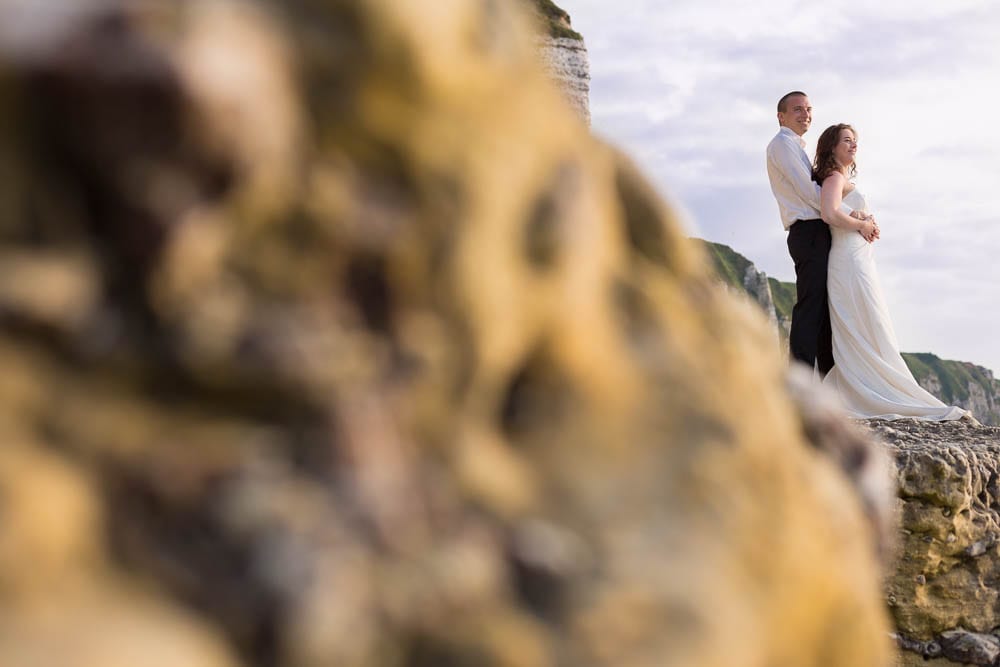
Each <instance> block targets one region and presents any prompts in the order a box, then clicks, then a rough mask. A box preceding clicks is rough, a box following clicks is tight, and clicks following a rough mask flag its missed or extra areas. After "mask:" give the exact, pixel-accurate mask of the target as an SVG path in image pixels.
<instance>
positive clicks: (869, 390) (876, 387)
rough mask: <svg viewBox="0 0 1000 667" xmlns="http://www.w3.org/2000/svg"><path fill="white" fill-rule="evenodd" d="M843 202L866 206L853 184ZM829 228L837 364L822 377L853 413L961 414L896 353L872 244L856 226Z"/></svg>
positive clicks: (962, 412)
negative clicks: (928, 387)
mask: <svg viewBox="0 0 1000 667" xmlns="http://www.w3.org/2000/svg"><path fill="white" fill-rule="evenodd" d="M844 203H845V204H847V205H848V206H850V207H851V208H852V209H855V210H863V211H867V210H868V203H867V201H866V200H865V197H864V195H863V194H861V192H859V191H858V189H857V188H855V189H854V190H852V191H851V192H850V193H849V194H848V195H847V196H846V197H844ZM830 231H831V233H832V234H833V245H832V246H831V248H830V261H829V264H828V268H827V290H828V292H829V299H830V323H831V324H832V326H833V359H834V362H835V363H836V365H835V366H834V367H833V370H832V371H830V372H829V373H828V374H827V376H826V378H824V380H823V383H824V384H825V385H827V386H830V387H832V388H833V389H834V390H836V392H837V394H838V395H839V396H840V399H841V402H842V403H843V406H844V408H846V410H847V412H848V413H849V414H850V415H851V416H853V417H858V418H863V417H868V418H870V417H879V418H882V419H901V418H906V417H912V418H917V419H927V420H946V419H961V418H962V417H963V416H965V414H966V411H965V410H963V409H962V408H959V407H955V406H949V405H945V404H944V403H942V402H941V401H939V400H938V399H937V398H935V397H934V396H932V395H931V394H930V393H928V392H927V391H925V390H924V389H923V388H922V387H921V386H920V385H918V384H917V382H916V380H914V379H913V374H912V373H910V370H909V368H907V366H906V362H904V361H903V358H902V357H901V356H900V354H899V345H898V343H897V342H896V334H895V332H894V331H893V328H892V321H891V320H890V319H889V310H888V308H886V304H885V299H884V298H883V296H882V287H881V285H880V283H879V279H878V273H877V272H876V270H875V257H874V254H873V252H872V248H873V244H871V243H868V242H867V241H865V239H864V237H862V236H861V234H859V233H857V232H855V231H850V230H846V229H839V228H837V227H833V226H831V227H830Z"/></svg>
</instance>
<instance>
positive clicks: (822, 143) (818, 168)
mask: <svg viewBox="0 0 1000 667" xmlns="http://www.w3.org/2000/svg"><path fill="white" fill-rule="evenodd" d="M841 130H850V131H851V134H853V135H854V140H855V141H857V139H858V133H857V132H855V131H854V128H853V127H851V126H850V125H848V124H847V123H840V124H838V125H831V126H830V127H828V128H826V129H825V130H823V134H821V135H819V140H818V141H817V142H816V157H815V158H814V159H813V171H812V179H813V180H814V181H816V182H817V183H822V182H823V180H824V179H826V177H827V176H829V175H830V174H832V173H833V172H835V171H840V165H839V164H837V159H836V158H835V157H833V149H834V148H835V147H836V146H837V142H838V141H840V131H841ZM857 172H858V166H857V164H852V165H851V171H850V173H849V174H848V177H850V178H854V175H855V174H856V173H857Z"/></svg>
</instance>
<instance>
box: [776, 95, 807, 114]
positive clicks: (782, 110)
mask: <svg viewBox="0 0 1000 667" xmlns="http://www.w3.org/2000/svg"><path fill="white" fill-rule="evenodd" d="M796 95H801V96H802V97H809V96H808V95H806V94H805V93H803V92H802V91H801V90H793V91H792V92H790V93H785V94H784V95H782V96H781V99H780V100H778V113H785V105H786V102H788V98H789V97H795V96H796Z"/></svg>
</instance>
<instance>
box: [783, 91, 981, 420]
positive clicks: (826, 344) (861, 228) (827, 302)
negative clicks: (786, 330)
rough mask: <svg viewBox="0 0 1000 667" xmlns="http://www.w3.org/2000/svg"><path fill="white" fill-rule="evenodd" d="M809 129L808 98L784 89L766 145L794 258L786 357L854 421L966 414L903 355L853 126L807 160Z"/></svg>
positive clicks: (835, 128) (841, 128)
mask: <svg viewBox="0 0 1000 667" xmlns="http://www.w3.org/2000/svg"><path fill="white" fill-rule="evenodd" d="M811 123H812V107H811V106H810V104H809V98H808V96H806V94H805V93H803V92H801V91H793V92H791V93H788V94H787V95H785V96H784V97H782V98H781V100H779V101H778V124H779V125H780V126H781V129H780V131H779V132H778V134H777V135H776V136H775V137H774V139H772V140H771V143H769V144H768V146H767V174H768V178H769V179H770V181H771V191H772V192H773V193H774V198H775V199H776V200H777V201H778V209H779V210H780V212H781V221H782V223H783V224H784V226H785V229H786V230H787V231H788V252H789V253H790V254H791V256H792V259H793V260H794V262H795V291H796V298H797V301H796V303H795V308H794V309H793V310H792V327H791V333H790V336H789V338H790V340H789V344H790V349H791V356H792V358H794V359H797V360H799V361H801V362H803V363H805V364H807V365H808V366H810V367H816V368H818V370H819V373H820V375H821V376H823V384H825V385H828V386H830V387H832V388H833V389H834V390H835V391H836V392H837V394H838V395H839V396H840V399H841V402H842V404H843V406H844V408H845V409H846V410H847V412H848V413H849V414H850V415H851V416H853V417H858V418H875V417H877V418H881V419H900V418H905V417H911V418H917V419H926V420H949V419H961V418H963V417H969V418H971V414H970V413H968V412H967V411H965V410H963V409H962V408H959V407H955V406H948V405H945V404H944V403H942V402H941V401H939V400H938V399H936V398H935V397H934V396H932V395H931V394H930V393H928V392H927V391H925V390H924V389H923V388H921V387H920V385H918V384H917V382H916V380H915V379H914V378H913V374H912V373H910V370H909V368H907V366H906V363H905V362H904V361H903V358H902V356H900V354H899V345H898V344H897V342H896V335H895V333H894V331H893V328H892V322H891V320H890V318H889V311H888V308H887V307H886V304H885V300H884V299H883V297H882V289H881V286H880V284H879V280H878V274H877V272H876V270H875V258H874V255H873V253H872V244H873V243H874V242H875V241H876V240H877V239H879V238H880V236H881V232H880V230H879V226H878V223H877V222H876V220H875V217H874V216H873V215H872V214H871V212H870V211H869V210H868V204H867V201H866V199H865V196H864V195H863V194H862V193H861V192H860V191H859V190H858V188H857V186H856V185H855V184H854V182H853V180H854V175H855V171H856V165H855V162H854V156H855V153H856V152H857V149H858V137H857V134H856V133H855V131H854V128H852V127H851V126H850V125H846V124H839V125H831V126H830V127H828V128H827V129H826V130H824V131H823V134H822V135H820V138H819V140H818V141H817V144H816V156H815V158H814V159H813V161H812V162H811V163H810V161H809V158H808V156H807V155H806V152H805V141H803V140H802V135H804V134H805V133H806V131H807V130H808V129H809V125H810V124H811Z"/></svg>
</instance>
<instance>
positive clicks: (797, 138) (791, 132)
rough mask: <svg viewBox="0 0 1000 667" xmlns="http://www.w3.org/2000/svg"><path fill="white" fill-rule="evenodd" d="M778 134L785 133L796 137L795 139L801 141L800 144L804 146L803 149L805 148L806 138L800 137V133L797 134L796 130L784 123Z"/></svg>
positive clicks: (793, 137)
mask: <svg viewBox="0 0 1000 667" xmlns="http://www.w3.org/2000/svg"><path fill="white" fill-rule="evenodd" d="M778 134H784V135H786V136H788V137H791V138H792V139H795V141H797V142H799V146H801V147H802V150H805V148H806V140H805V139H803V138H802V137H800V136H799V135H797V134H795V132H793V131H792V130H791V129H790V128H787V127H785V126H784V125H782V126H781V129H780V130H778Z"/></svg>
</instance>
